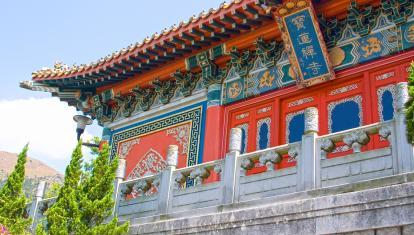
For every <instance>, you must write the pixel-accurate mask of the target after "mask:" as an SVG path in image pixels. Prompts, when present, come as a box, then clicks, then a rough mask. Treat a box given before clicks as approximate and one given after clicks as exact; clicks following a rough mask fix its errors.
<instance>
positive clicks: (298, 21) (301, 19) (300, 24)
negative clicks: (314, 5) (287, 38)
mask: <svg viewBox="0 0 414 235" xmlns="http://www.w3.org/2000/svg"><path fill="white" fill-rule="evenodd" d="M304 23H305V16H304V15H300V16H296V17H295V18H293V19H292V24H294V25H295V26H296V29H297V30H299V29H304V28H305V25H304Z"/></svg>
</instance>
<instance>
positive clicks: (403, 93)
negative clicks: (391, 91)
mask: <svg viewBox="0 0 414 235" xmlns="http://www.w3.org/2000/svg"><path fill="white" fill-rule="evenodd" d="M395 88H396V94H397V97H396V98H397V102H396V103H397V107H396V109H397V112H401V111H403V110H404V109H405V103H406V102H407V101H408V98H409V96H408V85H407V82H400V83H398V84H397V85H396V86H395Z"/></svg>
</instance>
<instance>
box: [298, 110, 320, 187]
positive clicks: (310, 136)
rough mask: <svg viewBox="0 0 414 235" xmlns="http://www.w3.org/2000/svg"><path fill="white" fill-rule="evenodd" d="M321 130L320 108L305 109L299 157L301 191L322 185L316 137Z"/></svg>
mask: <svg viewBox="0 0 414 235" xmlns="http://www.w3.org/2000/svg"><path fill="white" fill-rule="evenodd" d="M318 131H319V118H318V109H317V108H315V107H310V108H307V109H305V133H304V134H303V136H302V143H301V149H300V153H299V157H298V158H297V169H298V184H297V189H298V190H299V191H303V190H310V189H314V188H316V187H317V186H319V185H320V183H319V181H320V164H321V162H320V159H321V158H320V156H317V154H316V153H317V152H319V151H316V138H317V137H318Z"/></svg>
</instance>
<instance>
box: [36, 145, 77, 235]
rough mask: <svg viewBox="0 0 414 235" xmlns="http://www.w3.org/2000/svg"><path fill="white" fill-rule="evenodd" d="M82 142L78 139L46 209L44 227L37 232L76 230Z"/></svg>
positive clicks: (62, 232) (56, 232)
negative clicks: (60, 181) (60, 183)
mask: <svg viewBox="0 0 414 235" xmlns="http://www.w3.org/2000/svg"><path fill="white" fill-rule="evenodd" d="M81 148H82V142H81V141H79V143H78V144H77V146H76V148H75V150H74V151H73V153H72V158H71V161H70V163H69V165H68V166H67V167H66V172H65V178H64V182H63V185H62V188H61V189H60V191H59V195H58V197H57V199H56V202H55V203H54V204H53V206H52V207H51V208H50V209H48V210H47V211H46V213H45V214H46V221H47V225H46V229H42V228H41V227H40V226H38V227H37V229H36V233H37V234H44V233H45V231H47V232H48V233H50V234H70V233H72V231H75V230H76V226H77V224H78V223H79V217H80V211H79V203H78V200H77V198H76V192H77V188H78V184H79V181H80V177H81V174H82V169H81V168H82V150H81Z"/></svg>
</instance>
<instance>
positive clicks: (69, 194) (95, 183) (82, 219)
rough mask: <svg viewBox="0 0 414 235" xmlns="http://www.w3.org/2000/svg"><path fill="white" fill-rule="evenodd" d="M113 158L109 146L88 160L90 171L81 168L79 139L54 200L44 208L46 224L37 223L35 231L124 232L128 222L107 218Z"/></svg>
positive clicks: (126, 230)
mask: <svg viewBox="0 0 414 235" xmlns="http://www.w3.org/2000/svg"><path fill="white" fill-rule="evenodd" d="M117 167H118V161H117V159H114V160H112V161H111V160H110V159H109V147H108V145H103V147H102V151H100V152H99V155H98V156H97V157H96V159H94V160H93V161H92V163H91V167H90V171H87V170H86V171H82V152H81V143H80V142H79V143H78V145H77V147H76V148H75V151H74V152H73V154H72V160H71V162H70V164H69V166H68V167H67V168H66V173H65V181H64V184H63V186H62V188H61V189H60V191H59V196H58V198H57V200H56V203H55V204H54V205H53V206H52V207H51V208H50V209H49V210H47V211H46V221H47V226H46V227H43V226H42V225H39V226H38V227H37V229H36V234H91V235H94V234H125V233H127V232H128V227H129V223H125V224H123V225H122V226H118V220H117V218H112V220H110V221H108V218H111V215H112V209H113V207H114V201H113V199H112V194H113V190H114V189H113V182H114V179H115V171H116V168H117Z"/></svg>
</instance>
